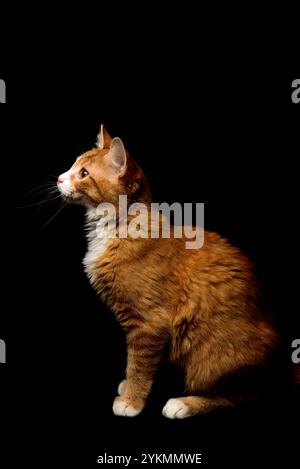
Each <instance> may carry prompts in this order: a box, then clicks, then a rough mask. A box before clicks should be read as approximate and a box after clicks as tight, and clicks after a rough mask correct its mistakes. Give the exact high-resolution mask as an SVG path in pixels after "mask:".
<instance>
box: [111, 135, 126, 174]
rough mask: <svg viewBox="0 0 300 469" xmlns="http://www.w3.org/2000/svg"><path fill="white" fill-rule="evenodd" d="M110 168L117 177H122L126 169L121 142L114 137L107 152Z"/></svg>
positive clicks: (124, 151) (124, 153)
mask: <svg viewBox="0 0 300 469" xmlns="http://www.w3.org/2000/svg"><path fill="white" fill-rule="evenodd" d="M108 157H109V160H110V164H111V167H112V168H113V170H114V171H115V173H116V174H117V175H118V176H123V175H124V174H125V172H126V168H127V155H126V150H125V147H124V145H123V142H122V140H121V139H120V138H119V137H115V138H114V139H113V140H112V141H111V144H110V149H109V152H108Z"/></svg>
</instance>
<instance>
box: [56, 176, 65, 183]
mask: <svg viewBox="0 0 300 469" xmlns="http://www.w3.org/2000/svg"><path fill="white" fill-rule="evenodd" d="M63 182H64V181H63V179H62V178H61V177H60V176H59V178H58V179H57V184H62V183H63Z"/></svg>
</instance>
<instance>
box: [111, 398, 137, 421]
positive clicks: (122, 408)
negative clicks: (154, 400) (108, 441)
mask: <svg viewBox="0 0 300 469" xmlns="http://www.w3.org/2000/svg"><path fill="white" fill-rule="evenodd" d="M141 410H142V409H136V408H135V407H133V406H132V405H131V404H129V403H128V402H126V401H125V400H124V399H122V398H120V397H116V398H115V401H114V404H113V413H114V414H115V415H120V416H121V417H135V416H136V415H138V414H139V413H140V412H141Z"/></svg>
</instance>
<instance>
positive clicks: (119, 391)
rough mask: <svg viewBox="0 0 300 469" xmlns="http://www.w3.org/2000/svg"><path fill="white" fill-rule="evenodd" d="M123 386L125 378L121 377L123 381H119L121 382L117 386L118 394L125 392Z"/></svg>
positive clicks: (121, 394)
mask: <svg viewBox="0 0 300 469" xmlns="http://www.w3.org/2000/svg"><path fill="white" fill-rule="evenodd" d="M125 386H126V379H123V381H121V383H120V384H119V387H118V394H119V396H123V394H124V392H125Z"/></svg>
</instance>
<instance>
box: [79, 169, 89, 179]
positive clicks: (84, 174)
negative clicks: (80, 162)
mask: <svg viewBox="0 0 300 469" xmlns="http://www.w3.org/2000/svg"><path fill="white" fill-rule="evenodd" d="M88 175H89V172H88V171H87V170H86V169H85V168H82V170H81V171H80V176H81V177H82V178H86V177H87V176H88Z"/></svg>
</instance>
